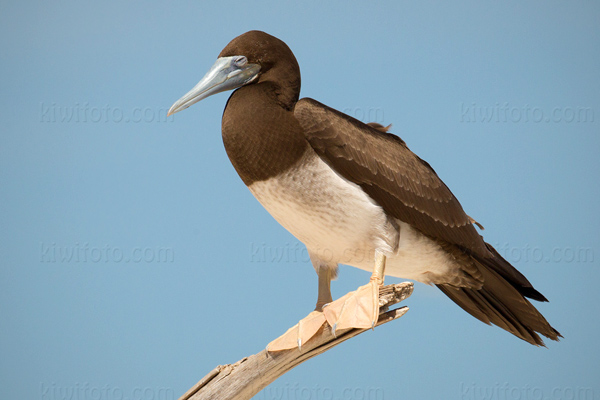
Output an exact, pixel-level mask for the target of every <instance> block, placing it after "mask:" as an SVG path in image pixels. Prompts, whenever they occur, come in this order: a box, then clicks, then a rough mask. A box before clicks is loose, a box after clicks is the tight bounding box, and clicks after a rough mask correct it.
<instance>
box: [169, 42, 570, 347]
mask: <svg viewBox="0 0 600 400" xmlns="http://www.w3.org/2000/svg"><path fill="white" fill-rule="evenodd" d="M233 89H236V90H235V91H234V92H233V93H232V94H231V96H230V97H229V100H228V102H227V105H226V107H225V111H224V113H223V119H222V134H223V143H224V145H225V149H226V151H227V155H228V156H229V159H230V160H231V163H232V164H233V166H234V167H235V169H236V171H237V172H238V174H239V175H240V177H241V179H242V180H243V182H244V183H245V184H246V185H247V186H248V188H249V189H250V191H251V192H252V194H253V195H254V196H255V197H256V198H257V199H258V201H259V202H260V203H261V204H262V205H263V206H264V207H265V208H266V209H267V211H268V212H269V213H270V214H271V215H272V216H273V217H274V218H275V219H276V220H277V221H278V222H279V223H280V224H281V225H283V227H285V228H286V229H287V230H288V231H290V232H291V233H292V234H293V235H294V236H295V237H296V238H298V239H299V240H300V241H302V242H303V243H304V244H305V245H306V247H307V250H308V252H309V255H310V259H311V261H312V264H313V266H314V268H315V270H316V272H317V275H318V299H317V306H316V309H315V311H313V312H312V313H310V314H309V315H308V316H307V317H306V318H304V319H303V320H301V321H300V322H299V323H298V325H296V326H295V327H294V328H292V329H290V330H289V331H288V332H286V334H284V335H283V336H281V337H280V338H278V339H276V340H275V341H274V342H272V343H271V344H270V345H269V350H283V349H288V348H293V347H295V346H298V347H300V346H301V344H302V343H305V342H306V341H307V340H308V339H310V338H311V337H312V336H313V335H314V333H315V332H316V331H317V330H318V329H319V328H320V327H321V326H322V325H323V324H324V323H325V321H327V322H328V323H329V324H330V325H331V327H332V328H333V329H334V331H335V329H341V328H348V327H355V328H370V327H373V326H374V324H375V323H376V321H377V317H378V301H377V299H378V291H379V287H380V285H382V284H383V280H384V276H385V275H389V276H394V277H401V278H406V279H412V280H416V281H419V282H423V283H426V284H430V285H436V286H437V287H438V288H440V290H441V291H442V292H443V293H445V294H446V295H447V296H448V297H450V299H452V300H453V301H454V302H456V303H457V304H458V305H459V306H460V307H462V308H463V309H464V310H465V311H467V312H468V313H469V314H471V315H472V316H474V317H475V318H477V319H479V320H480V321H483V322H485V323H486V324H495V325H497V326H499V327H501V328H503V329H505V330H507V331H508V332H510V333H512V334H514V335H515V336H517V337H519V338H521V339H523V340H525V341H527V342H529V343H531V344H534V345H543V344H544V343H543V341H542V339H541V338H540V336H539V335H538V333H539V334H541V335H543V336H545V337H547V338H549V339H552V340H558V338H559V337H561V335H560V333H559V332H558V331H557V330H555V329H554V328H553V327H552V326H550V324H549V323H548V322H547V321H546V319H545V318H544V317H543V316H542V314H541V313H540V312H539V311H538V310H537V309H536V308H535V307H534V306H533V305H532V304H531V303H530V302H529V300H528V298H529V299H533V300H538V301H548V300H547V299H546V298H545V297H544V296H543V295H542V294H541V293H540V292H538V291H537V290H536V289H534V288H533V286H532V285H531V283H530V282H529V281H528V280H527V279H526V278H525V277H524V276H523V275H522V274H521V273H520V272H519V271H517V270H516V269H515V268H514V267H513V266H512V265H511V264H510V263H509V262H507V261H506V260H505V259H504V258H502V256H501V255H500V254H498V252H497V251H496V250H495V249H494V248H493V247H492V246H490V245H489V244H488V243H486V242H485V241H484V240H483V238H482V237H481V236H480V235H479V233H478V232H477V231H476V229H475V227H474V224H477V223H476V222H475V221H474V220H473V219H472V218H471V217H469V216H468V215H467V214H466V213H465V211H464V210H463V208H462V206H461V205H460V203H459V202H458V200H457V199H456V197H454V195H453V194H452V192H451V191H450V189H448V187H447V186H446V185H445V184H444V182H442V181H441V179H440V178H439V177H438V175H437V174H436V173H435V171H434V170H433V168H431V166H430V165H429V164H428V163H427V162H425V161H423V160H422V159H420V158H419V157H418V156H417V155H415V154H414V153H413V152H412V151H410V150H409V148H408V147H407V145H406V143H405V142H404V141H403V140H402V139H400V138H399V137H397V136H395V135H393V134H391V133H388V132H387V128H385V127H383V126H381V125H378V124H364V123H362V122H361V121H358V120H356V119H354V118H352V117H350V116H348V115H345V114H343V113H341V112H339V111H336V110H334V109H333V108H330V107H327V106H326V105H323V104H321V103H319V102H318V101H315V100H313V99H310V98H303V99H299V95H300V68H299V66H298V62H297V61H296V58H295V57H294V54H293V53H292V51H291V50H290V49H289V47H288V46H287V45H286V44H285V43H284V42H282V41H281V40H279V39H277V38H275V37H273V36H271V35H268V34H266V33H264V32H260V31H250V32H247V33H245V34H243V35H241V36H238V37H236V38H235V39H233V40H232V41H231V42H230V43H229V44H228V45H227V46H226V47H225V48H224V49H223V50H222V51H221V53H220V54H219V56H218V58H217V61H216V62H215V64H214V65H213V66H212V67H211V68H210V70H209V71H208V73H207V74H206V75H205V76H204V77H203V78H202V79H201V80H200V82H199V83H198V84H197V85H196V86H195V87H194V88H193V89H192V90H191V91H189V92H188V93H187V94H185V95H184V96H183V97H182V98H181V99H179V100H178V101H177V102H175V104H173V106H172V107H171V109H170V110H169V115H171V114H174V113H176V112H178V111H181V110H183V109H185V108H188V107H189V106H191V105H192V104H194V103H196V102H198V101H200V100H202V99H204V98H206V97H208V96H211V95H213V94H215V93H219V92H222V91H226V90H233ZM477 225H478V224H477ZM338 264H346V265H351V266H354V267H357V268H360V269H364V270H367V271H372V272H373V275H372V277H371V280H370V282H369V283H368V284H367V285H365V286H362V287H360V288H359V289H357V290H356V291H354V292H351V293H349V294H347V295H345V296H344V297H342V298H341V299H338V300H336V301H332V298H331V292H330V281H331V279H333V278H334V277H335V276H336V274H337V267H338ZM324 306H325V307H324Z"/></svg>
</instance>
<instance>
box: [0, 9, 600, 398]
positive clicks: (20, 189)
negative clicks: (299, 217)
mask: <svg viewBox="0 0 600 400" xmlns="http://www.w3.org/2000/svg"><path fill="white" fill-rule="evenodd" d="M0 10H1V11H0V31H1V33H2V34H1V35H0V43H1V49H2V53H3V54H2V59H3V61H2V63H1V64H0V77H1V78H0V84H1V92H2V96H1V98H0V99H1V100H0V101H1V107H0V110H2V111H1V113H2V123H3V127H2V130H1V131H0V132H1V133H0V226H2V229H1V230H0V260H1V261H0V318H1V320H2V323H1V324H0V398H3V399H17V398H19V399H51V400H54V399H60V398H73V399H84V398H85V399H89V398H96V399H98V398H101V399H103V400H104V399H118V398H120V397H122V398H128V399H130V400H132V399H159V398H161V399H170V398H178V397H179V396H180V395H181V394H183V393H184V392H185V391H186V390H187V389H188V388H189V387H191V386H192V385H193V384H194V383H196V381H197V380H198V379H200V378H201V377H202V376H204V375H205V374H206V373H207V372H209V371H210V370H211V369H212V368H214V367H215V366H216V365H218V364H225V363H230V362H235V361H237V360H239V359H240V358H242V357H244V356H246V355H249V354H253V353H256V352H258V351H260V350H261V349H262V348H264V347H265V345H266V344H267V343H268V342H269V341H270V340H271V339H273V338H274V337H276V336H277V335H279V334H280V333H282V332H284V331H285V330H286V329H287V328H288V327H289V326H291V325H293V324H294V323H295V322H296V321H297V320H298V319H299V318H301V317H303V316H304V315H306V314H307V313H308V312H309V311H311V310H312V308H313V307H314V302H315V299H316V274H315V273H314V271H313V269H312V266H311V265H310V263H309V262H308V260H307V257H306V253H305V252H303V246H302V245H300V244H299V243H298V241H297V240H296V239H295V238H294V237H292V236H291V235H290V234H289V233H287V232H286V231H285V230H284V229H283V228H281V227H280V226H279V225H278V224H277V223H276V222H275V221H274V220H273V219H272V218H271V217H270V216H269V214H268V213H267V212H266V211H265V210H263V209H262V208H261V206H260V205H259V204H258V202H257V201H256V200H255V199H254V198H253V197H252V195H251V194H250V192H249V191H248V190H247V189H246V187H245V186H244V185H243V183H242V182H241V180H240V179H239V178H238V176H237V175H236V173H235V171H234V170H233V167H232V166H231V165H230V163H229V160H228V159H227V156H226V154H225V151H224V149H223V145H222V141H221V138H220V120H221V118H220V117H221V114H222V111H223V108H224V106H225V103H226V100H227V97H228V95H229V94H219V95H216V96H213V97H211V98H209V99H207V100H204V101H202V102H201V103H199V104H196V105H195V106H193V107H192V108H190V109H189V110H186V111H184V112H182V113H179V114H176V115H175V116H174V117H172V118H169V119H166V118H165V114H166V110H167V109H168V108H169V107H170V105H171V104H172V103H173V102H174V101H175V100H177V99H178V98H179V97H180V96H181V95H183V94H184V93H186V92H187V91H188V90H189V89H190V88H191V87H192V86H193V85H194V84H195V83H196V82H197V81H198V80H199V79H200V78H201V77H202V76H203V75H204V73H205V72H206V70H207V69H208V68H209V67H210V66H211V65H212V63H213V62H214V60H215V58H216V56H217V55H218V54H219V52H220V51H221V49H222V48H223V47H224V46H225V45H226V44H227V43H228V42H229V41H230V40H231V39H232V38H234V37H235V36H237V35H239V34H241V33H243V32H246V31H248V30H251V29H259V30H264V31H266V32H268V33H270V34H273V35H275V36H277V37H279V38H281V39H282V40H284V41H285V42H286V43H287V44H288V45H289V46H290V47H291V49H292V50H293V51H294V53H295V54H296V57H297V59H298V61H299V63H300V67H301V71H302V83H303V85H302V96H303V97H305V96H306V97H312V98H315V99H317V100H319V101H321V102H323V103H325V104H327V105H329V106H331V107H334V108H336V109H338V110H341V111H344V112H347V113H349V114H351V115H353V116H354V117H356V118H359V119H362V120H364V121H365V122H368V121H377V122H380V123H383V124H389V123H391V124H393V128H392V131H393V132H394V133H396V134H398V135H400V136H401V137H402V138H403V139H404V140H405V141H406V142H407V143H408V145H409V146H410V148H411V149H412V150H413V151H415V152H416V153H417V154H419V156H421V157H422V158H423V159H425V160H427V161H428V162H429V163H430V164H431V165H432V166H433V167H434V168H435V169H436V171H437V172H438V174H439V175H440V177H441V178H442V179H443V180H444V181H445V182H446V184H447V185H448V186H449V187H450V188H451V189H452V191H453V192H454V194H455V195H456V196H457V197H458V198H459V200H460V201H461V203H462V205H463V207H464V208H465V210H466V211H467V213H469V214H470V215H471V216H473V217H474V218H476V219H477V220H478V221H479V222H481V223H482V224H483V225H484V226H485V227H486V230H485V231H484V236H485V238H486V240H487V241H488V242H489V243H491V244H492V245H494V246H496V247H497V248H498V249H499V251H500V252H501V253H502V254H503V255H504V256H505V257H506V258H507V259H508V260H509V261H511V262H512V263H513V264H514V265H515V266H516V267H517V268H518V269H519V270H521V271H522V272H523V273H524V274H525V275H526V276H527V277H528V278H529V279H530V280H531V281H532V283H533V284H534V285H535V287H536V288H537V289H538V290H540V291H541V292H542V293H543V294H544V295H545V296H546V297H548V299H550V302H549V303H545V304H539V309H540V311H542V312H543V313H544V315H545V316H546V317H547V319H548V320H549V321H550V322H551V323H552V325H553V326H555V327H556V328H557V329H558V330H559V331H560V332H561V333H562V334H563V335H564V336H565V338H564V340H562V341H561V342H560V343H554V342H552V343H548V348H547V349H544V348H535V347H533V346H530V345H528V344H527V343H525V342H523V341H520V340H518V339H517V338H515V337H513V336H512V335H510V334H508V333H506V332H504V331H503V330H501V329H500V328H497V327H489V326H486V325H484V324H482V323H480V322H479V321H477V320H475V319H474V318H472V317H471V316H469V315H468V314H467V313H465V312H464V311H462V310H461V309H460V308H459V307H457V306H456V305H455V304H454V303H452V302H451V301H450V300H449V299H447V298H446V297H445V296H444V295H442V293H441V292H439V291H438V290H437V289H435V288H431V287H428V286H425V285H422V284H417V285H416V287H415V292H414V294H413V296H412V297H410V298H409V299H407V300H406V301H405V305H408V306H409V307H410V311H409V312H408V313H407V314H406V315H405V316H404V317H403V318H402V319H400V320H399V321H396V322H394V323H390V324H387V325H385V326H383V327H381V328H380V329H377V330H375V331H374V332H368V333H365V334H363V335H361V336H360V337H358V338H356V339H353V340H351V341H348V342H346V343H344V344H343V345H341V346H338V347H337V348H335V349H333V350H331V351H329V352H327V353H326V354H323V355H321V356H319V357H317V358H316V359H313V360H310V361H308V362H307V363H305V364H302V365H301V366H299V367H298V368H296V369H295V370H293V371H291V372H290V373H288V374H286V375H285V376H283V377H281V378H280V379H279V380H277V381H276V382H275V383H273V385H272V386H270V387H269V388H268V389H266V390H265V391H263V392H262V393H261V394H259V396H258V397H257V398H259V399H275V398H280V399H307V398H309V399H327V398H336V399H375V398H377V399H380V398H385V399H394V398H400V397H402V398H423V399H441V398H446V399H504V398H506V399H510V398H514V399H538V398H539V399H541V398H543V399H583V398H585V399H590V398H593V399H600V383H599V382H600V381H599V380H598V375H599V372H600V341H598V331H600V323H599V322H598V315H599V313H598V303H599V302H600V295H599V292H598V285H597V282H598V281H599V279H600V268H599V267H600V246H599V243H600V240H599V239H600V234H599V233H598V232H599V231H598V226H599V225H600V213H599V212H598V209H597V204H598V198H600V185H599V184H598V179H599V176H598V175H599V174H598V171H600V161H599V157H598V154H599V150H600V130H599V121H600V95H599V94H600V40H599V38H600V29H599V28H598V20H599V17H600V6H599V5H598V3H596V2H584V1H575V2H529V1H526V2H488V1H485V2H462V3H461V4H460V5H456V4H454V5H451V4H448V3H446V2H438V3H435V2H434V3H432V2H426V1H424V2H405V1H400V2H396V1H379V2H366V1H350V2H342V1H339V0H334V1H328V2H314V1H308V2H287V1H286V2H275V1H270V2H261V3H259V4H256V3H248V2H241V1H230V2H216V1H209V2H180V3H177V4H168V2H116V1H107V2H97V3H88V2H60V3H57V2H28V3H22V2H21V3H20V2H4V3H3V4H2V5H0ZM368 277H369V274H368V273H366V272H364V271H359V270H356V269H353V268H350V267H344V266H342V267H341V274H340V278H339V279H338V280H337V281H335V282H334V283H333V294H334V297H339V296H341V295H343V294H345V293H346V292H347V291H350V290H353V289H354V288H356V287H358V286H359V285H362V284H364V283H365V282H366V280H367V279H368ZM399 281H401V280H400V279H393V278H390V279H388V282H390V283H391V282H399ZM69 396H71V397H69ZM77 396H79V397H77Z"/></svg>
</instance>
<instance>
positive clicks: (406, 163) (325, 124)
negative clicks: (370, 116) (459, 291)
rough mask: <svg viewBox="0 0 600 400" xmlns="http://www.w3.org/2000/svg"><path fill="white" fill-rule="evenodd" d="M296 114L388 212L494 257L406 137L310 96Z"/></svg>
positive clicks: (319, 147) (321, 149)
mask: <svg viewBox="0 0 600 400" xmlns="http://www.w3.org/2000/svg"><path fill="white" fill-rule="evenodd" d="M294 115H295V117H296V119H297V120H298V122H299V123H300V125H301V126H302V128H303V132H304V135H305V136H306V139H307V140H308V142H309V143H310V145H311V146H312V147H313V149H314V150H315V151H316V152H317V154H318V155H319V156H320V157H321V158H322V159H323V160H324V161H325V162H326V163H327V164H328V165H329V166H330V167H331V168H333V169H334V170H335V171H336V172H337V173H338V174H340V175H341V176H343V177H344V178H346V179H348V180H349V181H351V182H353V183H356V184H357V185H359V186H360V187H361V188H362V189H363V190H364V191H365V192H366V193H367V194H368V195H369V196H371V198H372V199H373V200H375V201H376V202H377V203H378V204H379V205H380V206H381V207H382V208H383V209H384V210H385V211H386V212H387V213H388V214H390V215H392V216H394V217H396V218H398V219H400V220H402V221H404V222H407V223H409V224H410V225H412V226H414V227H415V228H417V229H418V230H419V231H421V232H423V233H424V234H426V235H428V236H430V237H432V238H435V239H441V240H444V241H446V242H449V243H452V244H455V245H458V246H460V247H462V248H463V249H465V250H467V251H469V252H470V253H472V254H477V255H479V256H482V257H489V256H490V253H489V251H488V250H487V248H486V246H485V242H484V241H483V239H482V237H481V236H480V235H479V234H478V233H477V231H476V230H475V228H474V226H473V223H472V220H471V218H470V217H469V216H468V215H467V214H466V213H465V212H464V210H463V208H462V206H461V205H460V203H459V202H458V200H457V199H456V197H454V195H453V194H452V192H451V191H450V189H448V187H447V186H446V185H445V184H444V182H442V180H441V179H440V178H439V177H438V175H437V174H436V173H435V171H434V170H433V168H431V166H430V165H429V164H428V163H426V162H425V161H423V160H421V159H420V158H419V157H418V156H417V155H415V154H414V153H413V152H412V151H410V149H409V148H408V147H407V146H406V144H405V143H404V141H403V140H402V139H400V138H398V137H397V136H395V135H393V134H390V133H386V132H383V131H382V130H380V129H377V128H376V127H372V126H369V125H366V124H364V123H362V122H360V121H358V120H356V119H354V118H351V117H349V116H347V115H345V114H343V113H340V112H339V111H336V110H334V109H332V108H329V107H327V106H325V105H323V104H321V103H319V102H317V101H315V100H312V99H309V98H304V99H301V100H300V101H298V103H297V104H296V107H295V109H294Z"/></svg>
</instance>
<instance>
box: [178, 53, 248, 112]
mask: <svg viewBox="0 0 600 400" xmlns="http://www.w3.org/2000/svg"><path fill="white" fill-rule="evenodd" d="M259 72H260V65H258V64H249V63H248V60H247V59H246V57H243V56H233V57H221V58H218V59H217V61H216V62H215V63H214V65H213V66H212V67H211V68H210V70H209V71H208V72H207V73H206V75H204V78H202V79H201V80H200V82H198V84H197V85H196V86H194V88H193V89H192V90H190V91H189V92H187V93H186V94H185V95H184V96H183V97H182V98H180V99H179V100H177V101H176V102H175V104H173V105H172V106H171V108H170V109H169V112H168V113H167V117H168V116H170V115H173V114H175V113H176V112H178V111H181V110H185V109H186V108H188V107H189V106H191V105H192V104H194V103H197V102H199V101H200V100H202V99H205V98H207V97H208V96H212V95H213V94H215V93H220V92H224V91H226V90H233V89H237V88H239V87H240V86H243V85H245V84H247V83H250V82H251V81H253V80H254V79H255V78H256V77H257V76H258V73H259Z"/></svg>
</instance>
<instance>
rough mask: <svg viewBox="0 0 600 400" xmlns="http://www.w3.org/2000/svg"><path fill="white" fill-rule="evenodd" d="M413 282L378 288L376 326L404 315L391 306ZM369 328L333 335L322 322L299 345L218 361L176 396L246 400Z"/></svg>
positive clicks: (184, 399)
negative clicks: (299, 347)
mask: <svg viewBox="0 0 600 400" xmlns="http://www.w3.org/2000/svg"><path fill="white" fill-rule="evenodd" d="M412 291H413V284H412V282H403V283H398V284H395V285H387V286H384V287H382V288H381V289H380V291H379V320H378V322H377V325H375V326H379V325H382V324H385V323H387V322H390V321H393V320H395V319H397V318H400V317H401V316H403V315H404V314H405V313H406V312H407V311H408V307H400V308H396V309H393V310H390V309H389V307H390V306H392V305H394V304H396V303H399V302H401V301H402V300H404V299H406V298H407V297H409V296H410V295H411V294H412ZM367 330H368V329H344V330H338V331H337V332H336V336H333V334H332V333H331V328H330V327H329V325H327V324H325V325H324V326H323V327H321V329H320V330H319V331H318V332H317V334H316V335H315V336H314V337H313V338H311V339H310V340H309V341H308V342H306V343H305V344H304V345H303V346H302V350H301V351H300V350H298V349H292V350H285V351H278V352H267V351H266V350H263V351H261V352H260V353H258V354H254V355H251V356H249V357H245V358H243V359H241V360H239V361H238V362H236V363H235V364H227V365H219V366H217V367H216V368H215V369H213V370H212V371H210V372H209V373H208V375H206V376H205V377H204V378H202V379H201V380H200V381H199V382H198V383H196V384H195V385H194V386H193V387H192V388H191V389H190V390H188V391H187V393H186V394H184V395H183V396H181V397H180V398H179V400H208V399H219V400H229V399H236V400H247V399H250V398H252V397H253V396H254V395H255V394H257V393H258V392H260V391H261V390H262V389H263V388H265V387H266V386H267V385H269V384H270V383H271V382H273V381H274V380H275V379H277V378H279V377H280V376H281V375H283V374H285V373H286V372H288V371H289V370H291V369H292V368H294V367H296V366H297V365H299V364H301V363H303V362H304V361H306V360H308V359H310V358H313V357H315V356H317V355H319V354H321V353H324V352H325V351H327V350H329V349H331V348H332V347H334V346H337V345H338V344H340V343H342V342H344V341H346V340H348V339H350V338H353V337H354V336H356V335H359V334H361V333H363V332H365V331H367Z"/></svg>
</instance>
